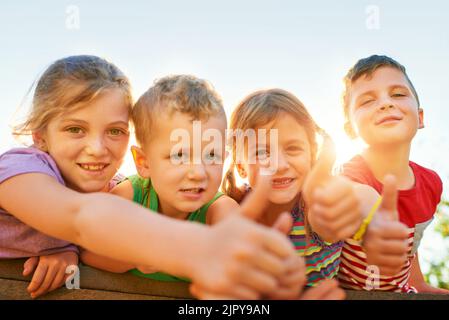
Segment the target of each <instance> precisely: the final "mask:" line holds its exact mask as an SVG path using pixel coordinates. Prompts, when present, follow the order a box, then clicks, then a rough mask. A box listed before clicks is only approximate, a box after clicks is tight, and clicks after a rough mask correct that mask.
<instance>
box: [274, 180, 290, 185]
mask: <svg viewBox="0 0 449 320" xmlns="http://www.w3.org/2000/svg"><path fill="white" fill-rule="evenodd" d="M292 180H293V179H284V180H281V181H279V180H278V181H273V184H288V183H290V182H292Z"/></svg>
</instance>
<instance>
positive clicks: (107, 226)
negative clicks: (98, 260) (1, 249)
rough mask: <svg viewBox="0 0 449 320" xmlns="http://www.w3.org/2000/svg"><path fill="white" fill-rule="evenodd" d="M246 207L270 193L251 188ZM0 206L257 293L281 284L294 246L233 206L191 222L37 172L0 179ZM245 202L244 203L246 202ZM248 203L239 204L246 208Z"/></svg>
mask: <svg viewBox="0 0 449 320" xmlns="http://www.w3.org/2000/svg"><path fill="white" fill-rule="evenodd" d="M249 198H250V199H249V200H248V201H247V202H246V206H247V207H248V208H251V209H252V210H253V208H255V207H258V205H259V206H260V203H262V202H263V201H266V199H265V198H266V197H265V191H264V190H259V191H258V192H254V193H253V195H252V196H251V197H249ZM0 206H1V207H2V208H3V209H5V210H6V211H7V212H9V213H10V214H12V215H14V216H15V217H17V218H18V219H19V220H21V221H22V222H23V223H25V224H27V225H29V226H31V227H33V228H35V229H37V230H39V231H40V232H43V233H45V234H48V235H50V236H53V237H55V238H60V239H64V240H66V241H69V242H72V243H76V244H79V245H81V246H82V247H84V248H86V249H88V250H90V251H92V252H95V253H98V254H102V255H105V256H107V257H110V258H112V259H117V260H124V261H128V262H129V263H131V264H133V265H143V266H145V265H147V266H154V267H155V268H157V269H159V270H160V271H164V272H167V273H170V274H173V275H177V276H181V277H187V278H190V279H192V281H193V282H194V283H197V284H198V285H200V286H202V287H204V288H205V289H206V290H209V291H212V292H215V293H217V294H223V295H232V296H234V297H238V298H242V299H257V298H259V297H260V296H261V294H263V293H266V292H271V291H272V290H275V289H276V287H277V278H278V277H280V276H281V275H282V274H283V273H284V271H285V269H286V265H285V262H284V261H285V259H286V258H287V257H290V256H291V255H294V254H295V251H294V249H293V247H292V245H291V244H290V243H289V241H288V239H286V238H285V236H283V235H282V234H281V233H280V232H276V231H274V230H271V229H269V228H265V227H263V226H260V225H257V224H256V223H253V222H251V221H249V220H248V219H245V218H242V217H241V214H234V215H232V216H230V217H229V218H227V219H224V220H223V221H222V222H220V223H218V224H217V225H215V226H212V227H208V226H204V225H200V224H197V223H187V222H185V221H178V220H176V219H170V218H167V217H164V216H162V215H155V214H150V215H149V214H148V209H146V208H143V207H141V206H140V205H138V204H135V203H132V202H131V201H128V200H125V199H121V198H120V197H117V196H114V195H111V194H107V193H90V194H89V193H88V194H82V193H78V192H75V191H73V190H70V189H68V188H66V187H65V186H63V185H61V184H60V183H58V182H57V181H56V180H55V179H54V178H52V177H50V176H47V175H45V174H40V173H27V174H21V175H17V176H14V177H12V178H10V179H8V180H5V181H4V182H2V183H1V184H0ZM248 208H247V209H248ZM243 209H244V208H243V207H242V209H241V210H243Z"/></svg>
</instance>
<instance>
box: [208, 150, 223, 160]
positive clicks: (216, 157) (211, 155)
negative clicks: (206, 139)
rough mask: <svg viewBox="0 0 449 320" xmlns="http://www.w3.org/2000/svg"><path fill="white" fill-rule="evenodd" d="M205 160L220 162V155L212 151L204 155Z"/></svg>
mask: <svg viewBox="0 0 449 320" xmlns="http://www.w3.org/2000/svg"><path fill="white" fill-rule="evenodd" d="M206 159H208V160H220V159H221V155H220V154H219V153H218V152H215V151H214V150H212V151H211V152H209V153H208V154H206Z"/></svg>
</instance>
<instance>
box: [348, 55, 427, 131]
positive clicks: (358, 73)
mask: <svg viewBox="0 0 449 320" xmlns="http://www.w3.org/2000/svg"><path fill="white" fill-rule="evenodd" d="M381 67H390V68H394V69H396V70H399V71H401V72H402V74H404V76H405V78H406V79H407V82H408V83H409V85H410V90H411V91H412V94H413V95H414V96H415V98H416V101H417V103H418V107H419V105H420V104H419V97H418V93H417V92H416V90H415V87H414V86H413V83H412V81H411V80H410V78H409V77H408V75H407V72H406V70H405V67H404V66H403V65H402V64H400V63H399V62H397V61H396V60H394V59H393V58H390V57H388V56H379V55H372V56H369V57H367V58H364V59H360V60H359V61H357V63H356V64H355V65H354V66H353V67H352V68H351V69H349V71H348V73H347V74H346V76H345V77H344V79H343V81H344V86H345V88H344V91H343V96H342V100H343V112H344V117H345V124H344V128H345V131H346V134H347V135H348V136H349V137H350V138H353V139H354V138H356V134H355V131H354V128H353V127H352V125H351V121H350V114H349V100H350V95H351V86H352V84H353V83H354V82H355V81H357V80H358V79H359V78H360V77H362V76H365V77H366V78H367V79H370V78H371V77H372V75H373V73H374V72H375V71H376V70H377V69H379V68H381Z"/></svg>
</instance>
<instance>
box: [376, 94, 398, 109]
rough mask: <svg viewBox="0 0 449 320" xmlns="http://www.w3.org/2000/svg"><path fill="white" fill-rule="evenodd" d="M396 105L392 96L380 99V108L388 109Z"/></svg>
mask: <svg viewBox="0 0 449 320" xmlns="http://www.w3.org/2000/svg"><path fill="white" fill-rule="evenodd" d="M394 107H395V105H394V102H393V101H392V100H391V98H390V97H386V98H384V99H382V100H381V101H380V104H379V109H380V110H382V111H385V110H387V109H393V108H394Z"/></svg>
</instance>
